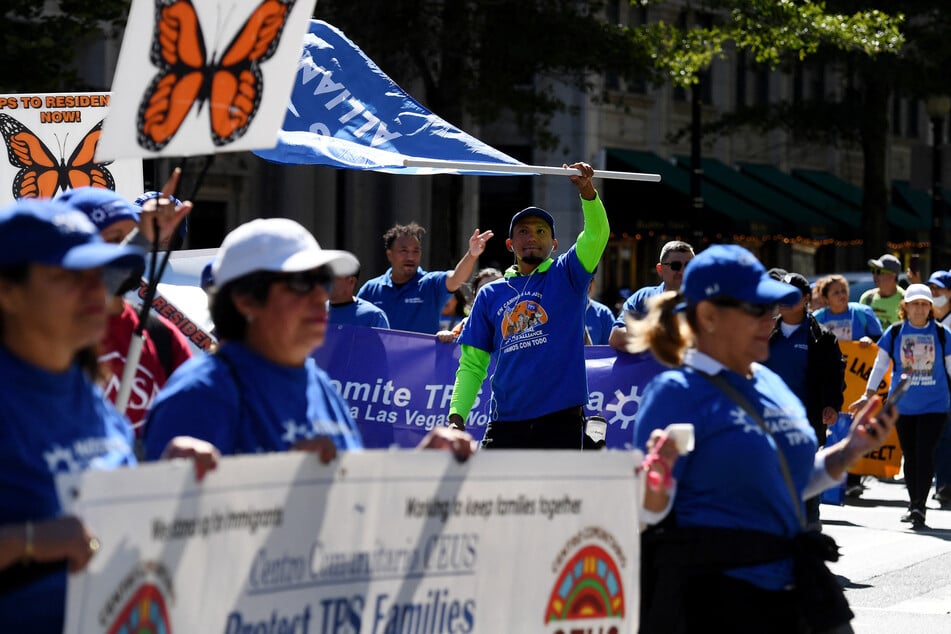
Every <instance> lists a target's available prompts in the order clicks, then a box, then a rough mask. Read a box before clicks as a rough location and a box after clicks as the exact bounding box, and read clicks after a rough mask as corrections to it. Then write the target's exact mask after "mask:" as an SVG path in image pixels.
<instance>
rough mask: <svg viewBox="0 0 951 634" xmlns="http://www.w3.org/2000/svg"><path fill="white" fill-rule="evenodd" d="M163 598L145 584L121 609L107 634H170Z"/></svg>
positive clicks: (150, 586)
mask: <svg viewBox="0 0 951 634" xmlns="http://www.w3.org/2000/svg"><path fill="white" fill-rule="evenodd" d="M171 633H172V629H171V627H169V622H168V610H167V609H166V608H165V598H164V597H163V596H162V593H161V592H160V591H159V589H158V588H156V587H155V586H154V585H152V584H150V583H149V584H145V585H144V586H142V587H141V588H139V589H138V590H136V592H135V594H134V595H132V598H131V599H129V602H128V603H126V605H125V607H124V608H122V612H121V613H120V614H119V618H117V619H116V620H115V622H114V623H113V624H112V627H110V628H109V634H171Z"/></svg>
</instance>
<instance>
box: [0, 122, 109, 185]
mask: <svg viewBox="0 0 951 634" xmlns="http://www.w3.org/2000/svg"><path fill="white" fill-rule="evenodd" d="M0 134H2V135H3V140H4V143H6V146H7V157H8V158H9V159H10V164H11V165H13V166H14V167H17V168H19V171H18V172H17V173H16V176H14V177H13V197H14V198H17V199H20V198H52V197H53V196H54V195H55V194H56V192H57V191H58V190H63V191H65V190H67V189H70V188H72V187H82V186H84V185H91V186H93V187H103V188H106V189H113V190H114V189H115V188H116V185H115V180H114V179H113V178H112V174H111V173H109V170H108V169H106V165H109V162H104V163H96V162H95V161H94V160H93V156H94V154H95V150H96V144H97V143H99V136H100V134H102V120H100V121H99V123H97V124H96V125H94V126H93V127H92V129H91V130H90V131H89V132H87V133H86V135H85V136H83V138H82V139H80V141H79V144H78V145H77V146H76V149H75V150H73V152H72V154H70V156H69V160H68V161H64V160H60V159H57V158H56V155H54V154H53V153H52V152H51V151H50V149H49V148H48V147H47V146H46V144H45V143H43V141H42V139H40V138H39V137H38V136H37V135H36V134H35V133H34V132H33V131H32V130H30V129H29V128H27V127H26V126H25V125H23V124H22V123H21V122H20V121H18V120H16V119H14V118H13V117H11V116H9V115H6V114H0Z"/></svg>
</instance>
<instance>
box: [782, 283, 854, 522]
mask: <svg viewBox="0 0 951 634" xmlns="http://www.w3.org/2000/svg"><path fill="white" fill-rule="evenodd" d="M781 281H783V282H785V283H787V284H790V285H792V286H795V287H796V288H797V289H799V292H800V293H802V297H800V299H799V301H797V302H796V303H795V304H792V305H789V306H780V307H779V317H777V318H776V325H775V327H774V328H773V332H772V333H770V336H769V359H767V360H766V363H765V365H766V367H768V368H769V369H771V370H772V371H773V372H775V373H776V374H778V375H779V376H780V377H781V378H782V379H783V381H785V382H786V385H788V386H789V389H790V390H792V392H793V393H794V394H795V395H796V396H798V397H799V400H801V401H802V404H803V405H804V406H805V407H806V416H807V417H808V419H809V424H810V425H811V426H812V428H813V429H814V430H815V432H816V438H817V439H818V440H819V446H820V447H821V446H822V445H824V444H825V441H826V427H827V426H829V425H832V424H833V423H835V421H836V420H837V419H838V415H839V410H840V409H841V408H842V400H843V396H842V390H843V388H844V381H845V359H844V358H843V357H842V351H841V350H840V349H839V342H838V341H837V340H836V338H835V335H833V334H832V333H831V332H829V331H828V330H825V329H824V328H823V327H822V326H820V325H819V322H818V321H816V319H815V317H813V316H812V313H810V312H809V298H810V297H812V289H811V288H810V286H809V282H808V281H807V280H806V278H805V277H803V276H802V275H800V274H799V273H786V274H785V275H784V276H783V278H782V280H781ZM806 515H807V521H808V522H809V525H810V528H813V529H820V528H821V525H820V524H819V498H818V496H817V497H814V498H811V499H809V500H806Z"/></svg>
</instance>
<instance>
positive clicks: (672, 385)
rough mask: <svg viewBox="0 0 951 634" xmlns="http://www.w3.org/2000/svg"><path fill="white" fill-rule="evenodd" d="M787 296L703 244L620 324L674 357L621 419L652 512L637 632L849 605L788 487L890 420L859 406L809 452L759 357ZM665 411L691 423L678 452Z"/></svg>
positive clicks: (809, 440)
mask: <svg viewBox="0 0 951 634" xmlns="http://www.w3.org/2000/svg"><path fill="white" fill-rule="evenodd" d="M799 297H800V291H799V290H798V289H797V288H795V287H793V286H790V285H789V284H785V283H783V282H780V281H777V280H774V279H772V278H771V277H770V276H769V275H768V274H767V272H766V269H765V268H764V267H763V265H762V264H760V262H759V261H758V260H757V259H756V258H755V257H754V256H753V254H751V253H750V252H749V251H747V250H746V249H743V248H742V247H739V246H736V245H713V246H711V247H709V248H707V249H706V250H704V251H702V252H701V253H699V254H698V255H697V256H696V257H695V258H694V259H693V260H691V261H690V263H689V264H688V265H687V267H686V272H685V274H684V278H683V284H682V286H681V288H680V292H679V293H678V292H676V291H668V292H666V293H663V294H661V295H659V296H658V297H657V299H656V300H655V303H654V304H653V305H652V307H651V309H650V311H649V313H648V315H647V316H646V317H645V318H644V320H642V321H639V322H632V323H631V324H630V326H629V327H630V328H631V332H632V333H633V335H634V338H633V340H632V342H631V345H630V346H629V350H630V351H631V352H638V351H641V350H644V349H648V348H649V349H650V350H651V351H652V352H653V353H654V355H655V356H656V357H657V358H658V359H659V360H661V361H662V362H664V363H666V364H668V365H671V366H676V367H675V368H674V369H672V370H669V371H666V372H663V373H661V374H660V375H658V376H657V377H655V378H654V379H653V380H652V381H651V382H650V383H649V384H648V385H647V387H646V389H645V392H644V396H643V399H642V401H641V403H640V409H639V410H638V413H637V422H636V428H635V431H634V439H633V440H634V442H635V446H637V447H643V448H646V449H648V450H649V451H651V457H650V458H649V459H648V461H647V464H648V467H649V469H650V470H651V472H652V475H648V482H649V483H650V482H652V483H653V486H649V487H647V489H646V490H645V496H644V512H643V513H642V516H641V518H642V519H643V520H645V521H647V522H648V523H649V524H655V525H656V526H655V527H653V528H651V529H648V531H646V532H645V533H644V540H643V548H642V560H641V570H642V583H641V589H642V596H641V605H642V608H643V610H642V620H641V630H640V631H641V632H642V633H647V632H713V631H728V632H733V633H737V632H751V633H752V632H764V631H769V632H772V633H774V634H775V633H777V632H790V633H792V632H802V631H824V630H826V629H832V628H834V627H837V626H842V625H846V626H847V623H848V621H849V619H850V618H851V617H852V613H851V612H850V611H849V609H848V604H847V603H846V602H845V598H844V596H843V595H842V590H841V588H840V587H839V585H838V584H837V583H836V581H835V578H834V576H833V575H832V574H831V573H830V572H829V571H828V569H827V568H826V567H825V565H824V561H823V560H829V559H832V558H833V552H834V550H835V545H834V542H831V539H829V538H827V537H826V536H825V535H823V534H822V533H818V532H814V531H813V532H810V531H806V516H805V512H804V507H803V502H802V500H803V499H804V498H808V497H811V496H813V495H816V494H818V493H819V492H821V491H822V489H823V488H826V487H829V486H832V485H833V484H835V482H836V481H838V480H840V479H841V478H843V477H844V476H845V470H846V468H847V466H848V465H849V464H850V463H851V462H853V461H855V460H857V459H858V458H859V457H860V456H862V455H863V454H864V453H865V452H867V451H870V450H872V449H873V448H877V447H878V446H880V445H881V443H882V442H883V441H884V439H885V438H886V437H887V436H888V432H889V430H890V427H891V425H892V423H893V420H894V419H893V415H892V413H891V412H890V413H888V414H887V415H882V416H881V417H879V418H877V419H876V418H873V413H872V412H873V407H872V406H870V407H868V408H866V409H865V410H864V411H863V412H862V414H861V415H860V416H858V417H856V420H855V423H854V424H853V426H852V429H851V430H850V433H849V436H848V438H846V439H845V440H843V441H841V442H839V443H836V444H834V445H832V446H830V447H826V448H824V449H822V450H820V451H818V452H817V451H816V448H817V442H816V435H815V432H814V431H813V429H812V427H811V426H810V424H809V421H808V419H807V417H806V411H805V409H804V407H803V405H802V403H801V402H800V400H799V399H798V398H797V397H796V396H795V395H794V394H793V393H792V391H791V390H790V389H789V388H788V387H787V386H786V384H785V383H784V382H783V380H782V379H781V378H780V377H779V376H778V375H776V374H775V373H774V372H772V371H771V370H769V369H768V368H766V367H765V366H763V365H761V363H762V362H763V361H764V360H765V359H766V358H767V356H768V355H769V337H770V333H771V331H772V329H773V322H774V319H775V317H776V314H777V305H778V304H792V303H795V302H796V301H797V300H798V299H799ZM878 404H880V401H879V400H878V399H877V397H876V400H875V402H874V404H873V405H876V406H877V405H878ZM674 423H690V424H692V425H693V429H694V437H695V439H694V448H693V450H692V451H691V452H690V453H687V454H686V455H684V456H681V457H679V458H678V457H677V452H675V451H671V447H670V445H671V443H673V438H674V436H672V435H669V434H668V433H667V432H666V431H664V430H665V429H666V428H667V427H668V426H669V425H671V424H674ZM830 542H831V543H830ZM791 588H794V590H791ZM805 622H808V624H809V626H810V627H812V628H814V630H805V629H801V628H802V627H803V625H804V624H805Z"/></svg>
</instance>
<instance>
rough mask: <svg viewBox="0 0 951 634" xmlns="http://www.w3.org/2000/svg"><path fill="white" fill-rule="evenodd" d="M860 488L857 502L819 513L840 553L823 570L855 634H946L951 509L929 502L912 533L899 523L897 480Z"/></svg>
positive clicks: (950, 607)
mask: <svg viewBox="0 0 951 634" xmlns="http://www.w3.org/2000/svg"><path fill="white" fill-rule="evenodd" d="M865 485H866V486H867V487H868V488H867V489H866V490H865V491H864V492H863V493H862V496H861V497H860V498H857V499H853V498H847V499H846V503H845V505H844V506H833V505H829V504H823V505H822V506H821V510H820V516H821V519H822V530H823V532H825V533H826V534H828V535H831V536H832V537H833V538H835V540H836V542H837V543H838V544H839V549H840V551H841V554H842V556H841V557H840V558H839V561H838V562H835V563H830V565H829V567H830V569H831V570H832V572H834V573H835V574H836V575H837V576H838V578H839V581H840V583H842V585H843V587H844V588H845V596H846V598H847V599H848V601H849V605H850V606H851V607H852V611H853V612H855V619H854V620H853V621H852V627H853V628H854V630H855V632H856V634H904V633H905V632H914V633H915V634H939V633H940V634H951V509H948V510H942V509H941V508H940V505H939V504H938V503H937V502H936V501H934V500H929V501H928V513H927V525H926V528H924V529H921V530H913V529H912V528H911V524H905V523H902V522H900V521H899V518H900V517H901V516H902V515H903V514H904V513H905V512H906V511H907V505H908V492H907V490H906V489H905V485H904V482H903V481H901V480H890V479H889V480H885V479H877V478H871V477H866V478H865ZM932 492H933V491H932Z"/></svg>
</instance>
